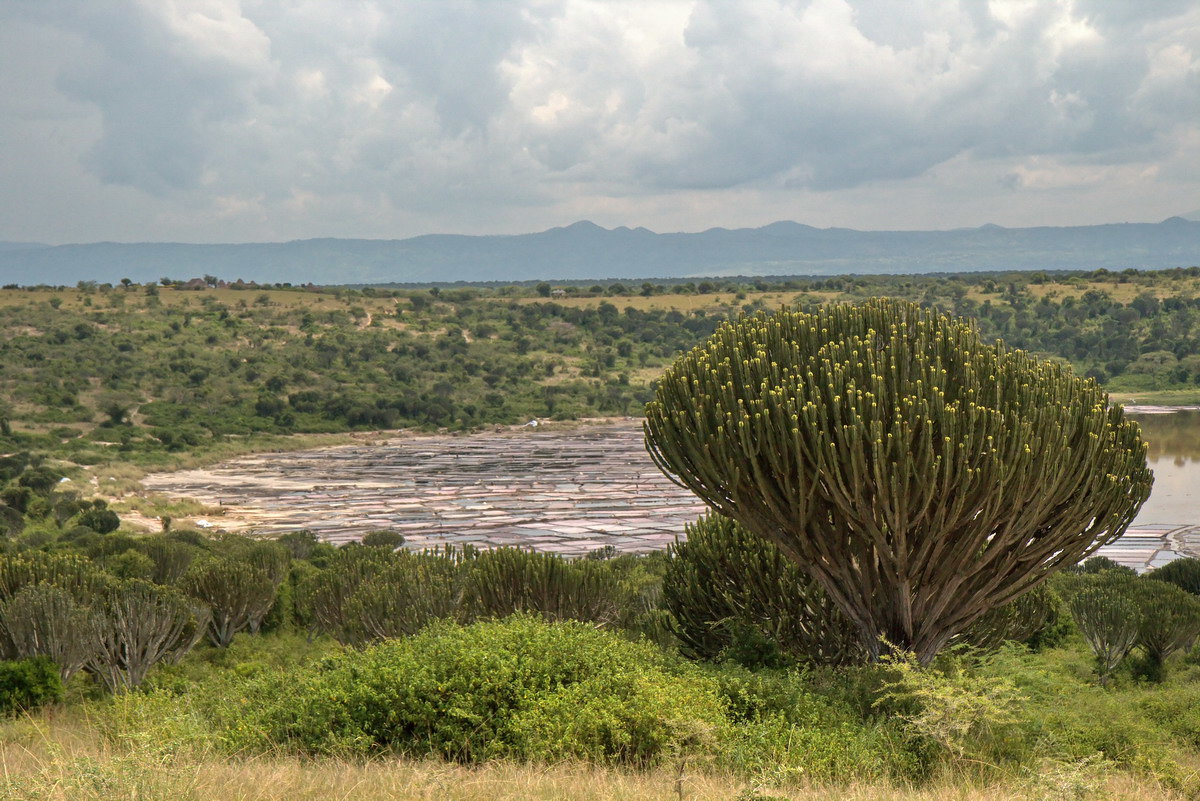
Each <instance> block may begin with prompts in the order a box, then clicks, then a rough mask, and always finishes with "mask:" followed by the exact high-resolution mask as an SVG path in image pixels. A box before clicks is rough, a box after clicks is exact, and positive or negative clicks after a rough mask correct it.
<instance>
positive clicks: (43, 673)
mask: <svg viewBox="0 0 1200 801" xmlns="http://www.w3.org/2000/svg"><path fill="white" fill-rule="evenodd" d="M62 697H63V685H62V679H60V678H59V675H58V668H57V667H56V666H55V664H54V663H53V662H51V661H50V660H49V659H46V658H45V657H33V658H30V659H19V660H12V661H0V715H12V714H13V713H16V712H25V711H28V710H31V709H36V708H37V707H39V706H42V705H44V704H52V703H56V702H58V701H61V700H62Z"/></svg>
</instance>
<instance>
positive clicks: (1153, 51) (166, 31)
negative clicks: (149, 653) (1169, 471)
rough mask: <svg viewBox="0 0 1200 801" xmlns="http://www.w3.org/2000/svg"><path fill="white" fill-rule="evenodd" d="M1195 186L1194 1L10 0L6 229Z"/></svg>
mask: <svg viewBox="0 0 1200 801" xmlns="http://www.w3.org/2000/svg"><path fill="white" fill-rule="evenodd" d="M1196 211H1200V3H1197V2H1195V0H1153V2H1141V1H1140V0H1075V1H1073V2H1072V1H1070V0H1061V1H1060V2H1053V1H1052V0H1041V1H1039V0H990V1H988V2H984V1H983V0H963V1H962V2H958V3H955V2H949V1H948V0H796V1H795V2H792V1H789V0H738V2H730V1H729V0H713V1H712V2H707V1H705V0H698V1H697V2H653V1H651V2H645V1H639V2H634V0H623V1H621V2H617V1H615V0H612V1H609V2H590V1H587V0H520V1H518V0H513V2H505V1H504V0H479V1H478V2H466V1H465V0H427V1H425V2H422V1H421V0H409V2H401V1H400V0H354V1H353V2H350V1H349V0H346V1H342V0H309V1H305V0H293V1H289V2H281V1H279V0H244V1H242V2H239V1H238V0H2V2H0V240H6V241H36V242H45V243H49V244H61V243H68V242H93V241H185V242H253V241H283V240H290V239H306V238H313V237H363V238H384V239H391V238H404V237H410V236H416V235H420V234H427V233H466V234H482V233H525V232H531V231H540V230H544V229H546V228H550V227H553V226H559V225H567V224H570V223H572V222H575V221H577V220H582V219H587V220H591V221H593V222H595V223H597V224H599V225H603V226H605V227H610V228H611V227H616V226H620V225H627V226H630V227H637V226H645V227H647V228H650V229H652V230H655V231H660V232H662V231H700V230H704V229H707V228H710V227H716V226H722V227H728V228H734V227H756V226H760V225H765V224H768V223H770V222H773V221H776V220H785V219H786V220H795V221H797V222H802V223H807V224H809V225H815V226H818V227H828V226H840V227H848V228H859V229H873V230H880V229H946V228H957V227H972V226H978V225H982V224H984V223H993V224H999V225H1005V226H1010V227H1020V226H1034V225H1089V224H1098V223H1109V222H1157V221H1159V220H1162V219H1164V218H1166V217H1170V216H1172V215H1176V214H1188V213H1191V212H1196Z"/></svg>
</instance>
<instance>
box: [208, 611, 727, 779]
mask: <svg viewBox="0 0 1200 801" xmlns="http://www.w3.org/2000/svg"><path fill="white" fill-rule="evenodd" d="M206 689H207V690H209V693H210V694H209V695H208V696H207V699H206V700H205V701H202V703H205V704H208V705H209V708H210V709H211V713H210V717H211V718H212V719H213V720H215V721H217V722H218V725H220V726H221V727H222V731H223V735H222V736H223V738H224V741H225V742H226V744H227V745H228V746H230V747H232V748H234V749H242V748H252V749H261V748H266V747H268V746H272V745H278V746H283V747H287V748H291V749H296V750H300V751H308V752H328V751H342V750H350V751H354V752H360V753H375V752H379V751H388V750H390V751H400V752H404V753H408V754H413V755H426V754H431V753H432V754H437V755H440V756H443V757H446V758H450V759H456V760H460V761H467V762H474V761H480V760H486V759H492V758H503V757H518V758H559V757H562V756H573V757H578V758H582V759H589V760H594V761H598V762H629V763H636V764H653V763H655V762H659V761H661V760H663V759H665V758H667V757H668V756H669V755H671V754H673V753H676V752H678V751H680V750H681V749H688V748H699V747H702V745H703V741H704V739H705V738H706V737H710V734H709V733H710V732H713V731H715V730H716V729H717V728H719V727H720V726H722V725H724V724H725V722H726V718H725V714H724V710H723V706H722V703H721V699H720V697H719V695H718V693H717V691H716V687H715V685H714V682H713V681H712V680H711V679H709V678H706V677H705V676H704V675H703V674H702V673H701V672H700V671H699V670H698V669H696V668H694V667H691V666H690V665H688V664H687V663H686V662H683V661H682V660H680V659H678V658H676V657H671V656H670V655H668V654H665V653H663V652H661V651H659V650H658V649H656V648H654V647H653V646H650V645H648V644H644V643H632V642H629V641H627V640H624V639H622V638H620V637H618V636H616V635H613V634H609V633H605V632H603V631H600V630H597V629H595V628H593V627H591V626H588V625H585V624H582V623H577V622H564V623H553V624H548V623H545V622H543V621H541V620H539V619H536V618H531V617H521V616H517V617H511V618H508V619H506V620H503V621H496V622H481V623H475V624H472V625H469V626H461V625H457V624H451V623H437V624H434V625H432V626H430V627H428V628H426V629H425V630H424V631H422V632H421V633H420V634H417V635H416V636H414V637H411V638H408V639H404V640H391V641H388V642H385V643H383V644H380V645H376V646H373V647H370V648H367V649H365V650H363V651H356V652H354V651H352V652H347V653H345V654H344V655H342V656H339V657H336V658H331V659H328V660H326V661H325V662H324V663H322V664H321V665H320V666H319V667H317V668H310V669H307V670H297V671H288V672H280V673H275V674H272V675H269V676H263V677H260V678H259V679H257V680H255V681H253V682H249V683H247V684H246V685H244V686H241V687H239V688H237V689H236V690H232V691H230V690H228V689H227V688H225V689H223V688H218V687H216V686H215V685H214V686H212V687H209V686H207V685H206ZM231 698H232V699H236V700H234V701H232V702H231V701H230V700H229V699H231Z"/></svg>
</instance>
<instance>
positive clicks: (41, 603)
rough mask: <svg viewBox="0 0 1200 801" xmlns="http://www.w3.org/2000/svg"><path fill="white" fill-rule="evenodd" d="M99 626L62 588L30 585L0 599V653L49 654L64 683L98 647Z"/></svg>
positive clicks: (16, 655) (10, 655)
mask: <svg viewBox="0 0 1200 801" xmlns="http://www.w3.org/2000/svg"><path fill="white" fill-rule="evenodd" d="M98 625H99V620H98V618H97V616H96V614H95V613H94V612H93V611H92V610H91V609H89V608H88V607H86V606H84V605H83V604H80V603H79V602H78V601H76V599H75V598H73V597H72V596H71V593H69V592H67V591H66V590H64V589H62V588H61V587H56V586H54V585H53V584H29V585H26V586H25V587H23V588H22V589H20V590H19V591H17V593H16V594H15V595H13V596H12V597H11V598H9V599H7V600H5V601H0V653H3V655H4V658H5V659H26V658H29V657H34V656H44V657H48V658H49V659H50V660H52V661H53V662H54V664H56V665H57V666H58V672H59V676H60V677H61V678H62V680H63V681H64V682H66V681H67V680H68V679H70V678H71V676H73V675H74V674H75V673H76V672H77V671H78V670H79V669H80V668H82V667H83V666H84V665H85V664H86V663H87V661H88V660H89V659H90V658H92V657H93V656H94V655H95V654H96V652H97V650H98V649H99V636H100V634H99V630H98Z"/></svg>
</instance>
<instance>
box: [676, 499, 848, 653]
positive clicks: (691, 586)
mask: <svg viewBox="0 0 1200 801" xmlns="http://www.w3.org/2000/svg"><path fill="white" fill-rule="evenodd" d="M663 601H664V603H665V605H666V608H667V609H668V610H669V611H670V613H671V616H672V629H673V631H674V632H675V635H676V636H677V637H678V638H679V641H680V643H681V644H682V645H683V649H684V652H685V653H687V654H688V655H690V656H693V657H698V658H701V659H716V658H725V659H732V660H733V661H736V662H739V663H741V664H745V665H747V666H750V667H754V666H757V665H767V666H779V665H780V664H782V663H786V662H801V663H804V662H813V663H817V664H840V663H845V662H849V661H854V660H855V659H856V658H857V659H860V660H861V659H862V658H863V656H864V654H863V653H862V652H861V650H860V649H859V648H858V647H857V632H856V631H855V630H854V628H853V626H852V625H851V624H850V622H849V621H848V620H846V617H845V615H843V614H842V613H841V611H840V610H839V609H838V608H837V606H836V605H834V604H833V603H832V602H831V601H830V600H829V598H828V596H827V595H826V593H825V592H824V591H823V590H822V589H821V588H820V587H819V586H818V585H817V583H816V582H815V581H813V580H812V579H811V578H809V577H808V576H806V575H805V574H804V571H803V570H801V569H800V567H799V566H798V565H796V563H795V562H793V561H792V560H790V559H788V558H786V557H785V556H784V555H783V554H782V553H781V552H780V550H779V548H778V547H776V546H775V545H774V544H772V543H770V542H768V541H767V540H765V539H763V538H762V537H759V536H757V535H755V534H753V533H751V532H750V531H748V530H747V529H746V528H745V527H744V526H742V525H740V524H739V523H736V522H735V521H733V520H730V519H729V518H727V517H722V516H720V515H717V514H709V515H706V516H704V517H701V518H700V519H699V520H697V521H696V522H695V523H693V524H691V525H689V526H687V528H686V540H684V541H680V542H676V543H675V545H673V546H672V547H671V549H670V559H669V560H668V563H667V570H666V573H665V575H664V576H663Z"/></svg>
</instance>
